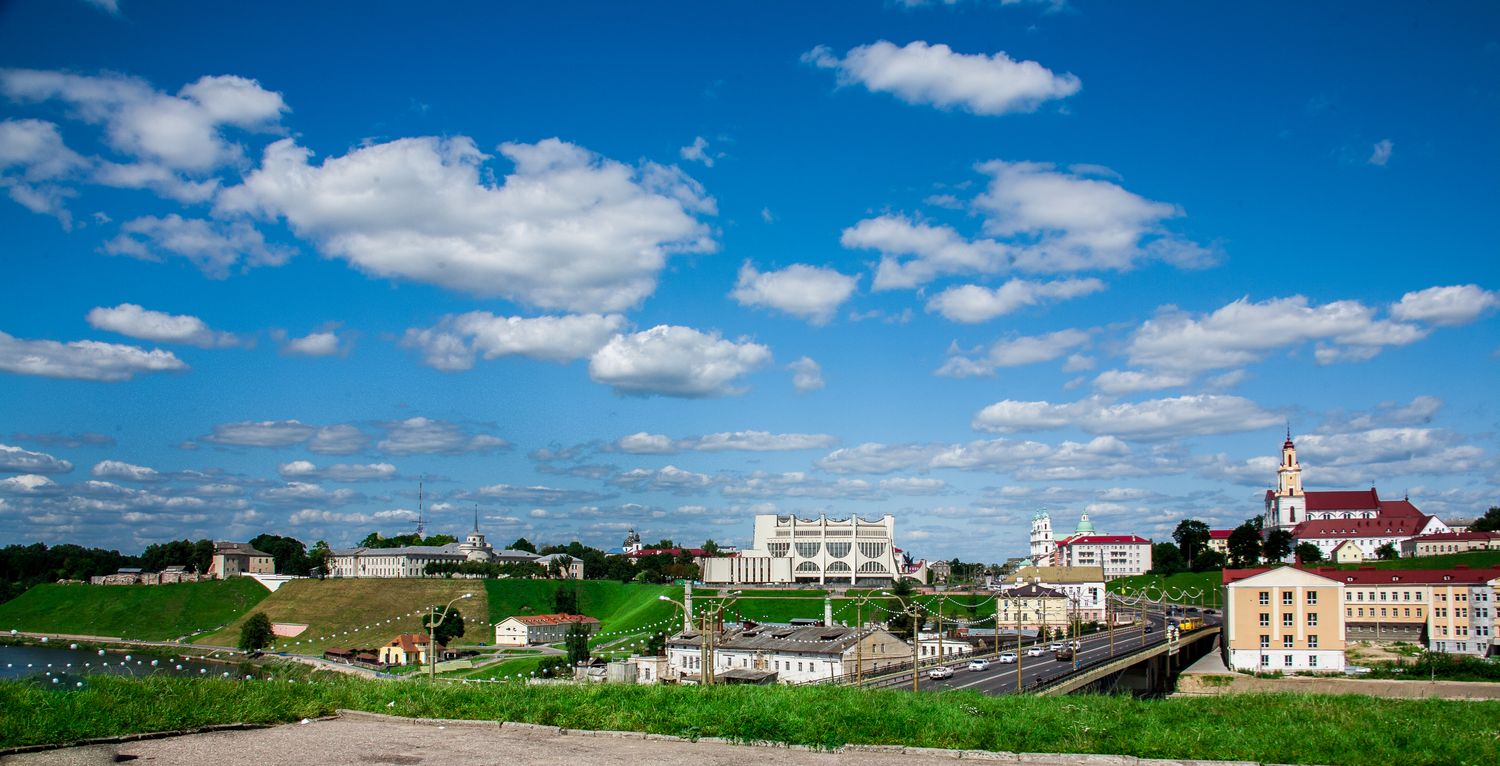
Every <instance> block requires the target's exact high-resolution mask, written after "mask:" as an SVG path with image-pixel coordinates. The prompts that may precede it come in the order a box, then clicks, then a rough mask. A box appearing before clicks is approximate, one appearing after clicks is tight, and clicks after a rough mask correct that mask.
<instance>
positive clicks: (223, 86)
mask: <svg viewBox="0 0 1500 766" xmlns="http://www.w3.org/2000/svg"><path fill="white" fill-rule="evenodd" d="M0 90H4V92H5V94H6V95H7V96H9V97H10V98H11V99H13V100H16V101H21V102H39V101H48V100H53V99H56V100H60V101H63V102H65V103H67V104H69V105H70V106H72V107H73V108H74V109H75V110H76V111H77V115H78V117H79V118H81V119H83V120H85V121H87V122H91V123H102V124H103V125H104V133H105V140H106V141H107V142H108V143H109V145H110V146H112V147H113V148H114V149H116V150H118V151H120V152H122V153H124V154H127V155H130V156H133V157H138V158H141V159H144V160H146V161H149V162H153V163H160V164H162V165H165V166H167V167H170V168H173V169H175V170H182V171H190V172H202V171H206V170H210V169H212V168H215V167H218V166H222V165H226V164H230V163H233V162H235V161H237V160H238V159H240V157H241V150H240V147H239V146H238V145H236V144H233V143H230V142H229V141H227V140H225V138H224V136H223V128H225V127H229V126H233V127H238V128H242V129H247V130H272V129H275V128H276V123H277V122H278V121H279V120H280V118H281V114H282V113H283V112H285V111H286V104H285V103H284V102H283V101H282V99H281V94H279V93H274V92H271V91H267V90H265V89H263V88H261V87H260V83H258V82H256V81H255V80H250V79H246V78H243V77H236V76H233V75H222V76H213V77H202V78H199V79H198V80H197V81H196V82H193V83H190V84H188V85H186V86H184V87H183V88H182V89H181V90H180V91H178V95H176V96H170V95H167V94H165V93H162V92H160V91H157V90H155V89H154V88H152V87H151V86H150V85H149V84H147V83H146V82H145V81H143V80H138V79H135V78H131V77H123V76H119V75H102V76H98V77H90V76H86V75H75V74H66V73H63V72H46V71H41V70H35V69H6V70H0Z"/></svg>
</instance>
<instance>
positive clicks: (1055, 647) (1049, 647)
mask: <svg viewBox="0 0 1500 766" xmlns="http://www.w3.org/2000/svg"><path fill="white" fill-rule="evenodd" d="M1062 648H1063V645H1062V644H1060V643H1052V644H1048V645H1047V651H1049V652H1060V651H1062Z"/></svg>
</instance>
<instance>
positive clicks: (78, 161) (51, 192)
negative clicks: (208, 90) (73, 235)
mask: <svg viewBox="0 0 1500 766" xmlns="http://www.w3.org/2000/svg"><path fill="white" fill-rule="evenodd" d="M86 167H88V161H87V160H85V159H84V158H83V157H80V156H79V155H78V154H76V153H74V152H73V150H71V149H69V148H68V147H67V146H65V145H64V144H63V140H62V134H61V133H60V132H59V131H58V128H57V125H56V124H54V123H51V122H46V121H44V120H4V121H0V188H4V189H6V191H7V193H9V194H10V197H11V199H13V200H15V201H16V202H19V203H20V204H22V205H24V206H25V207H26V208H28V209H30V210H31V211H32V212H35V213H46V214H49V215H53V216H56V217H57V218H58V219H59V220H61V221H62V223H63V225H64V227H68V226H71V225H72V217H71V216H70V215H69V214H68V211H67V210H66V209H65V208H64V207H63V201H64V200H65V199H66V198H67V197H69V196H71V194H72V193H71V191H69V190H67V189H64V188H62V187H60V186H57V185H55V184H54V183H52V182H55V181H59V180H62V179H66V178H68V177H70V176H73V175H75V174H76V173H78V172H79V171H80V170H82V169H84V168H86Z"/></svg>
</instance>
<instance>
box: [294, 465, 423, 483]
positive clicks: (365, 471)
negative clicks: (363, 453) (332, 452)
mask: <svg viewBox="0 0 1500 766" xmlns="http://www.w3.org/2000/svg"><path fill="white" fill-rule="evenodd" d="M276 472H277V473H279V474H281V478H283V479H287V480H288V481H292V480H303V481H316V480H321V479H326V480H328V481H342V482H353V481H386V480H389V479H394V478H396V466H394V465H391V464H390V463H366V464H363V465H359V464H345V463H337V464H334V465H330V466H326V467H323V468H319V467H318V466H317V465H316V464H314V463H312V462H310V461H307V460H293V461H292V462H290V463H282V464H281V466H280V467H279V468H277V470H276Z"/></svg>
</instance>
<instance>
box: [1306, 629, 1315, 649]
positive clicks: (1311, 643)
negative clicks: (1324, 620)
mask: <svg viewBox="0 0 1500 766" xmlns="http://www.w3.org/2000/svg"><path fill="white" fill-rule="evenodd" d="M1307 648H1309V649H1316V648H1318V636H1317V634H1316V633H1309V634H1307Z"/></svg>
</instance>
